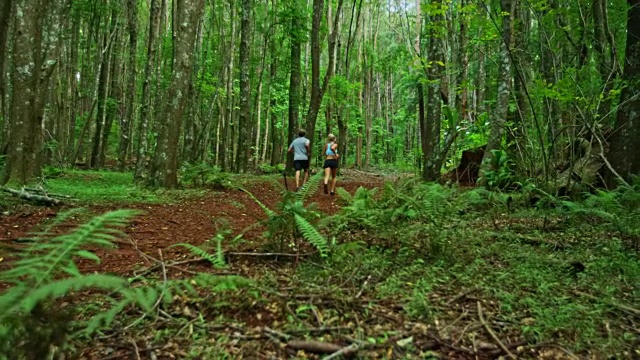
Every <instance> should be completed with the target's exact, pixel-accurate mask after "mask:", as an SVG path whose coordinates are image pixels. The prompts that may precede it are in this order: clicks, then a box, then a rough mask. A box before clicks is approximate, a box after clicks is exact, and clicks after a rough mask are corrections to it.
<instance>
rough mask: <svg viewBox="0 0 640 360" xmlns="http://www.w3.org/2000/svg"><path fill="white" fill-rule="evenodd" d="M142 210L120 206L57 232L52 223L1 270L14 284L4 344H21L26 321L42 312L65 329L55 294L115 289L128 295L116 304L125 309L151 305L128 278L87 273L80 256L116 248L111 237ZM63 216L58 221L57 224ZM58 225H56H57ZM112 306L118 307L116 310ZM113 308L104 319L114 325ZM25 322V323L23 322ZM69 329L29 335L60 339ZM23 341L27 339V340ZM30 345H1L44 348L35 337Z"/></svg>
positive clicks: (1, 333)
mask: <svg viewBox="0 0 640 360" xmlns="http://www.w3.org/2000/svg"><path fill="white" fill-rule="evenodd" d="M137 213H138V212H136V211H132V210H117V211H112V212H108V213H106V214H103V215H100V216H96V217H94V218H93V219H91V220H90V221H89V222H87V223H85V224H82V225H80V226H78V227H77V228H76V229H75V230H73V231H71V232H70V233H67V234H62V235H52V234H51V230H52V229H53V226H52V227H50V228H49V229H47V230H46V231H45V232H44V233H40V234H38V237H37V238H35V239H34V241H33V242H32V243H31V245H30V246H29V247H28V248H26V249H24V250H23V251H21V252H20V253H19V254H18V258H17V259H16V260H15V261H14V262H13V263H12V267H11V268H8V269H6V270H4V271H2V272H0V283H4V284H7V285H8V286H9V288H8V289H7V290H6V291H4V292H3V293H2V294H0V340H1V341H0V347H5V346H7V345H9V344H14V345H15V344H16V343H17V340H18V339H19V338H22V337H24V336H25V334H29V333H30V332H31V331H33V330H34V329H29V328H26V327H25V326H27V325H29V324H34V323H33V321H32V320H33V316H34V315H36V314H38V316H41V317H42V318H43V319H45V321H46V319H47V318H49V317H51V318H53V319H57V320H59V321H61V322H63V323H61V324H53V325H52V326H54V327H57V328H58V329H59V330H60V331H63V330H64V329H66V327H67V324H68V322H69V319H68V318H64V319H62V318H60V319H58V318H57V317H56V316H54V315H55V312H52V310H51V309H50V306H53V304H54V303H55V301H56V299H58V298H61V297H64V296H67V295H69V294H70V293H73V292H77V291H80V290H84V289H97V290H103V291H115V292H117V293H119V294H121V295H123V296H124V300H121V301H120V304H119V305H118V306H117V307H114V309H116V310H117V309H122V308H124V307H125V306H127V305H129V304H138V305H142V306H144V305H146V304H148V301H146V298H144V297H137V296H133V295H134V294H133V293H131V292H130V290H128V289H127V288H126V281H125V280H124V279H121V278H119V277H114V276H110V275H101V274H91V275H82V274H81V273H80V271H79V270H78V267H77V265H76V263H75V259H79V258H80V259H87V260H90V261H95V262H99V261H100V259H99V258H98V257H97V256H96V255H95V254H94V253H93V252H91V251H89V250H87V248H89V247H91V248H96V247H98V248H100V247H102V248H104V247H107V248H108V247H112V246H113V243H112V241H113V240H114V239H115V238H116V237H119V236H122V235H123V233H122V232H121V230H119V229H121V228H122V227H124V226H125V225H126V223H127V221H128V220H129V219H131V218H132V217H133V216H135V215H136V214H137ZM60 222H62V220H60V221H58V224H59V223H60ZM54 226H55V224H54ZM112 310H113V309H112ZM115 313H116V312H114V311H111V312H107V313H104V314H103V315H101V320H104V323H105V324H109V323H110V322H111V321H112V320H113V317H110V316H111V315H113V316H115ZM22 322H24V324H21V323H22ZM65 335H66V334H65V333H64V332H63V333H61V334H53V333H46V334H45V333H42V334H29V335H28V336H27V338H26V339H33V340H36V341H45V342H48V343H47V345H48V344H49V343H59V342H61V341H62V340H63V339H64V337H65ZM23 340H24V339H23ZM25 344H28V345H27V346H26V347H16V348H13V347H12V346H10V345H9V347H8V348H4V349H1V350H3V351H2V353H5V354H16V355H18V356H19V354H23V353H25V351H26V352H28V351H30V350H29V346H31V345H33V346H36V347H39V346H41V345H34V344H33V343H32V342H31V341H29V340H28V341H25Z"/></svg>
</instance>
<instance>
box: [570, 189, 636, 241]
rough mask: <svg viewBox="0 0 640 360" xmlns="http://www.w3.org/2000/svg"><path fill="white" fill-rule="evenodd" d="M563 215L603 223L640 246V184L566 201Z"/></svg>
mask: <svg viewBox="0 0 640 360" xmlns="http://www.w3.org/2000/svg"><path fill="white" fill-rule="evenodd" d="M561 204H562V205H563V207H562V208H560V210H559V211H560V212H561V213H562V214H567V215H570V216H572V217H574V218H575V219H576V220H578V221H581V222H583V223H587V224H594V223H599V224H601V225H603V226H605V228H606V229H607V230H609V231H615V232H618V233H619V234H620V235H622V236H624V237H627V238H628V239H630V240H631V241H632V242H633V243H634V247H636V249H638V248H639V245H640V183H639V182H636V184H634V185H633V186H629V187H627V186H620V187H618V188H617V189H615V190H613V191H604V190H597V191H596V192H595V193H594V194H586V198H585V199H584V200H583V201H580V202H572V201H563V202H561Z"/></svg>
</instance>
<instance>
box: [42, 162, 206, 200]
mask: <svg viewBox="0 0 640 360" xmlns="http://www.w3.org/2000/svg"><path fill="white" fill-rule="evenodd" d="M45 185H46V187H47V189H48V191H49V192H51V193H56V194H61V195H68V196H71V197H72V198H74V199H76V200H78V201H79V202H81V203H89V204H100V203H118V204H133V203H172V202H176V201H179V200H183V199H185V198H189V197H194V196H198V195H202V194H203V191H202V190H199V189H186V190H164V189H152V188H145V187H143V186H139V185H137V184H135V183H134V181H133V173H131V172H114V171H91V170H75V169H70V170H65V171H64V172H61V173H59V174H57V176H56V177H52V178H48V179H46V181H45Z"/></svg>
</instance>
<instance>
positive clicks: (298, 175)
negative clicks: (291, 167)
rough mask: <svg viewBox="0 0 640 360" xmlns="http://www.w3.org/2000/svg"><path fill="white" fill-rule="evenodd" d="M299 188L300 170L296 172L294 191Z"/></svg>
mask: <svg viewBox="0 0 640 360" xmlns="http://www.w3.org/2000/svg"><path fill="white" fill-rule="evenodd" d="M299 187H300V170H296V190H298V188H299Z"/></svg>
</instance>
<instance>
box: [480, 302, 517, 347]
mask: <svg viewBox="0 0 640 360" xmlns="http://www.w3.org/2000/svg"><path fill="white" fill-rule="evenodd" d="M477 304H478V317H479V318H480V322H481V323H482V325H484V328H485V329H487V332H489V334H490V335H491V337H492V338H493V340H495V341H496V342H497V343H498V345H499V346H500V348H502V350H504V352H505V353H506V354H507V355H508V356H509V357H510V358H512V359H516V356H515V355H513V353H511V351H509V348H507V347H506V346H505V345H504V343H503V342H502V341H500V339H499V338H498V335H496V333H495V332H493V330H492V329H491V327H490V326H489V324H487V322H486V321H484V316H482V305H480V301H478V302H477Z"/></svg>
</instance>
